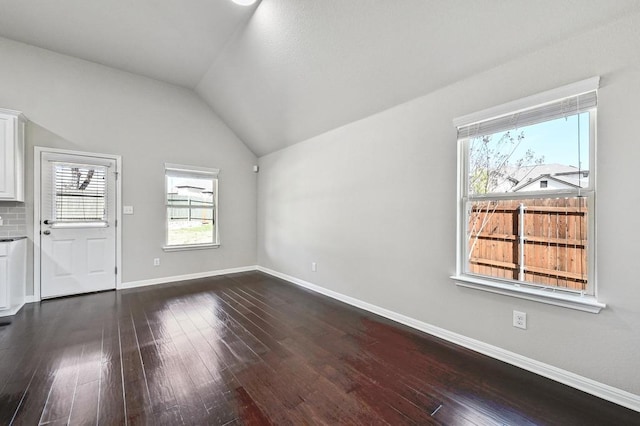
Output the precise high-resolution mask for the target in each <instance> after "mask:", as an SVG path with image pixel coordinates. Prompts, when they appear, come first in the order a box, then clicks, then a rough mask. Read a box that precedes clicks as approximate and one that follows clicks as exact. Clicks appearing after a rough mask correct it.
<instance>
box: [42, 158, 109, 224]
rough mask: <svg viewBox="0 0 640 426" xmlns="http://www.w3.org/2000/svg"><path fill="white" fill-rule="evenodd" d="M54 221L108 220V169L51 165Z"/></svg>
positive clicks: (92, 166) (93, 166)
mask: <svg viewBox="0 0 640 426" xmlns="http://www.w3.org/2000/svg"><path fill="white" fill-rule="evenodd" d="M53 169H54V170H53V171H54V173H53V175H54V194H55V195H54V197H55V199H54V203H53V209H54V211H53V217H54V221H55V222H62V223H65V222H66V223H73V222H83V223H85V222H106V221H107V209H106V207H107V180H106V176H107V168H106V167H101V166H95V165H81V164H60V163H56V164H54V165H53Z"/></svg>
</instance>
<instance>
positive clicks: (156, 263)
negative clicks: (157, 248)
mask: <svg viewBox="0 0 640 426" xmlns="http://www.w3.org/2000/svg"><path fill="white" fill-rule="evenodd" d="M153 266H160V258H159V257H156V258H155V259H153Z"/></svg>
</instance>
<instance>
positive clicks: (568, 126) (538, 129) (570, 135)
mask: <svg viewBox="0 0 640 426" xmlns="http://www.w3.org/2000/svg"><path fill="white" fill-rule="evenodd" d="M578 128H579V129H580V131H579V132H578ZM520 132H522V133H523V134H524V138H523V139H522V141H521V142H520V143H519V144H518V146H517V148H515V150H514V152H513V154H512V155H511V156H510V159H509V162H510V163H512V162H515V161H517V160H518V159H520V158H523V157H525V154H526V152H527V150H529V149H530V150H531V151H532V152H533V154H534V158H539V157H542V156H543V157H544V161H543V164H562V165H566V166H574V167H576V168H579V169H580V170H589V112H583V113H581V114H576V115H572V116H569V117H567V118H558V119H555V120H551V121H546V122H543V123H539V124H533V125H531V126H526V127H522V128H518V129H516V130H515V131H513V130H512V132H511V133H512V136H515V135H516V134H519V133H520ZM503 134H504V132H501V133H497V134H495V135H493V137H492V141H498V140H500V138H501V137H502V135H503ZM516 143H518V142H516ZM579 163H580V164H579ZM525 165H526V164H525Z"/></svg>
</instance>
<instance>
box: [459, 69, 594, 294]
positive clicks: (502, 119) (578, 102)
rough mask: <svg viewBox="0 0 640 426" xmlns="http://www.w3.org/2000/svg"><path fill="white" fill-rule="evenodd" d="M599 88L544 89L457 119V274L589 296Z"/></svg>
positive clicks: (505, 285) (516, 287) (591, 288)
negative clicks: (458, 200)
mask: <svg viewBox="0 0 640 426" xmlns="http://www.w3.org/2000/svg"><path fill="white" fill-rule="evenodd" d="M591 83H593V81H591ZM567 87H569V86H567ZM596 89H597V83H596V84H595V85H594V86H593V88H590V89H588V90H580V91H577V92H576V93H574V94H568V93H567V88H566V87H565V88H561V89H558V91H559V92H558V93H561V94H562V96H561V97H558V98H555V99H553V98H551V99H548V100H544V101H542V99H543V98H544V96H542V95H545V96H547V97H550V96H554V93H553V92H555V91H551V92H546V93H545V94H541V95H539V96H534V97H531V98H528V99H526V100H522V101H516V102H515V103H512V104H509V105H519V106H521V107H520V108H517V109H514V110H512V111H504V112H502V113H500V114H499V115H496V116H493V117H492V116H490V115H489V114H490V113H491V111H496V110H499V109H501V108H502V109H503V110H504V109H505V107H507V106H508V105H507V106H502V107H498V108H495V109H493V110H489V111H490V112H487V111H485V112H483V113H479V114H474V115H472V116H468V117H464V118H462V119H459V120H465V119H466V120H467V123H464V124H462V125H458V144H459V145H460V148H459V150H458V152H459V170H460V172H461V175H460V177H461V179H460V194H461V197H460V209H461V214H460V216H459V217H460V223H459V227H460V232H459V235H460V236H461V239H460V241H459V244H458V247H459V255H458V259H459V260H458V267H457V268H458V272H457V277H463V278H464V277H467V278H466V279H468V280H471V281H474V280H476V281H478V282H482V283H485V284H488V285H494V284H493V283H495V285H496V286H501V288H502V287H503V288H507V289H510V290H509V291H515V292H519V291H528V292H529V293H530V290H535V291H538V290H540V291H541V294H542V293H544V294H548V293H549V290H551V292H552V293H554V294H559V293H563V294H567V295H571V294H575V295H577V296H583V295H587V296H588V295H595V283H594V281H593V280H594V274H593V271H594V267H593V265H594V262H595V253H594V232H593V229H594V228H593V224H594V223H595V222H594V220H595V219H594V214H595V210H594V199H595V185H594V176H595V175H594V173H593V169H594V165H595V159H594V157H593V154H594V152H595V136H596V135H595V120H596V105H597V92H596ZM576 90H578V89H576ZM528 101H531V102H536V101H537V102H544V103H537V104H536V103H533V104H532V105H526V103H527V102H528ZM522 105H526V106H524V107H522ZM483 114H485V115H489V116H488V117H487V118H486V119H480V120H477V121H472V120H469V117H475V118H477V117H478V116H479V115H480V116H481V115H483ZM550 181H552V184H551V185H550V184H549V182H550ZM457 277H454V278H457ZM456 281H458V280H456ZM476 288H477V287H476ZM524 289H528V290H524Z"/></svg>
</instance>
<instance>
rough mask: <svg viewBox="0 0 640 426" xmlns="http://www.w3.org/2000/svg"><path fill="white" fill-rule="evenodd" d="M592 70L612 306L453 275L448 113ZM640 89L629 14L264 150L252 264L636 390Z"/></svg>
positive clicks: (604, 269) (637, 45)
mask: <svg viewBox="0 0 640 426" xmlns="http://www.w3.org/2000/svg"><path fill="white" fill-rule="evenodd" d="M452 55H453V56H452V58H455V55H454V54H453V53H452ZM595 75H600V76H602V82H601V90H600V97H599V111H598V113H599V117H598V158H597V166H598V195H597V197H598V212H597V213H598V216H597V232H598V241H597V249H598V264H597V268H598V292H599V299H600V300H601V301H602V302H605V303H607V304H608V307H607V308H606V309H605V310H603V311H602V312H601V313H600V314H597V315H596V314H590V313H584V312H579V311H575V310H570V309H565V308H560V307H554V306H550V305H545V304H541V303H536V302H530V301H525V300H521V299H515V298H510V297H507V296H501V295H494V294H491V293H486V292H481V291H478V290H471V289H465V288H460V287H457V286H456V285H455V284H454V283H453V282H452V281H451V280H450V279H449V278H448V277H449V276H450V275H451V274H453V273H454V271H455V233H456V198H455V194H456V131H455V128H454V126H453V124H452V119H453V118H454V117H457V116H461V115H465V114H468V113H472V112H475V111H478V110H482V109H484V108H488V107H492V106H495V105H499V104H502V103H504V102H508V101H511V100H514V99H519V98H521V97H525V96H528V95H532V94H535V93H538V92H541V91H545V90H548V89H553V88H555V87H559V86H562V85H565V84H568V83H572V82H575V81H579V80H582V79H585V78H588V77H592V76H595ZM639 93H640V19H639V17H638V16H631V17H628V18H625V19H623V20H621V21H619V22H615V23H614V24H612V25H610V26H607V27H604V28H599V29H596V30H592V31H591V32H588V33H585V34H583V35H581V36H579V37H577V38H573V39H569V40H566V41H563V42H560V43H558V44H554V45H551V46H548V47H547V48H545V49H543V50H541V51H537V52H533V53H530V54H529V55H527V56H524V57H520V58H516V59H514V60H512V61H511V62H509V63H507V64H505V65H502V66H498V67H496V68H494V69H492V70H490V71H489V72H486V73H483V74H480V75H477V76H475V77H473V78H471V79H468V80H465V81H462V82H459V83H457V84H455V85H453V86H449V87H446V88H444V89H442V90H440V91H437V92H434V93H431V94H428V95H426V96H423V97H421V98H418V99H415V100H413V101H411V102H407V103H405V104H402V105H398V106H397V107H394V108H392V109H390V110H387V111H385V112H383V113H380V114H377V115H374V116H371V117H369V118H366V119H363V120H360V121H357V122H354V123H351V124H349V125H347V126H344V127H341V128H338V129H336V130H334V131H331V132H329V133H326V134H324V135H321V136H318V137H315V138H312V139H309V140H307V141H305V142H302V143H300V144H298V145H294V146H292V147H289V148H287V149H284V150H282V151H279V152H276V153H273V154H271V155H267V156H265V157H262V158H261V159H260V166H261V168H260V176H259V182H258V263H259V265H261V266H264V267H266V268H270V269H273V270H276V271H279V272H282V273H284V274H288V275H291V276H294V277H297V278H300V279H303V280H306V281H309V282H312V283H314V284H317V285H320V286H323V287H325V288H327V289H330V290H333V291H337V292H339V293H343V294H346V295H348V296H352V297H355V298H358V299H361V300H363V301H365V302H369V303H372V304H375V305H378V306H381V307H384V308H387V309H390V310H393V311H396V312H398V313H401V314H404V315H407V316H410V317H413V318H415V319H418V320H421V321H424V322H427V323H430V324H433V325H436V326H439V327H442V328H445V329H448V330H451V331H453V332H456V333H460V334H462V335H465V336H469V337H472V338H475V339H478V340H481V341H484V342H487V343H489V344H492V345H496V346H499V347H502V348H505V349H507V350H510V351H513V352H516V353H519V354H522V355H524V356H526V357H530V358H533V359H536V360H539V361H541V362H544V363H548V364H551V365H554V366H557V367H559V368H562V369H566V370H569V371H572V372H575V373H577V374H579V375H582V376H586V377H588V378H591V379H594V380H596V381H599V382H602V383H605V384H608V385H611V386H614V387H617V388H620V389H623V390H626V391H629V392H632V393H635V394H638V395H640V355H639V354H640V308H639V306H640V284H639V283H638V280H637V271H636V270H635V266H634V265H637V263H638V259H639V258H640V233H639V232H637V230H636V228H637V212H638V211H640V197H638V195H637V194H635V193H628V192H627V191H624V188H626V187H628V185H627V184H626V182H635V179H636V177H637V167H638V161H639V159H640V148H639V145H638V143H637V125H636V123H637V122H638V108H637V99H638V94H639ZM336 101H339V100H336ZM625 224H628V226H625ZM630 230H632V232H630ZM312 261H315V262H317V263H318V271H317V272H315V273H313V272H311V271H310V263H311V262H312ZM514 309H518V310H522V311H525V312H527V314H528V318H527V319H528V326H529V329H528V330H526V331H523V330H519V329H515V328H513V327H512V326H511V315H512V310H514Z"/></svg>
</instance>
